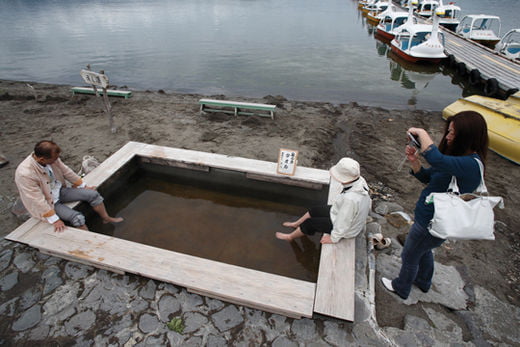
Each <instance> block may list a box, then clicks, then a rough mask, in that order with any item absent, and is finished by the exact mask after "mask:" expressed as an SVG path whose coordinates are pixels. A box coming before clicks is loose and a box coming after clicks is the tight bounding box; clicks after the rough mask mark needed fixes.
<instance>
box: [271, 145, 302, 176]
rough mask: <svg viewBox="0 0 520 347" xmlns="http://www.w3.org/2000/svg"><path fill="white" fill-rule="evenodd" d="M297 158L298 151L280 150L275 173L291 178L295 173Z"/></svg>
mask: <svg viewBox="0 0 520 347" xmlns="http://www.w3.org/2000/svg"><path fill="white" fill-rule="evenodd" d="M297 158H298V151H295V150H292V149H285V148H280V153H279V154H278V165H277V167H276V172H277V173H279V174H281V175H287V176H293V175H294V172H295V171H296V163H297Z"/></svg>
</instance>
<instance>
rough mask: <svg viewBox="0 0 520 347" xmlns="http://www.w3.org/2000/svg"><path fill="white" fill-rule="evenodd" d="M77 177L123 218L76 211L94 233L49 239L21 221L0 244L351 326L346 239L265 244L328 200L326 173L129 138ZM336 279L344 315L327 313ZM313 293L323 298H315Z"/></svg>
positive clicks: (43, 230)
mask: <svg viewBox="0 0 520 347" xmlns="http://www.w3.org/2000/svg"><path fill="white" fill-rule="evenodd" d="M85 181H86V182H87V183H88V184H89V185H96V186H98V189H99V191H100V192H101V193H102V195H103V196H104V197H105V202H106V205H107V208H108V209H109V211H110V213H112V214H117V215H118V216H121V217H123V218H124V219H125V220H124V222H122V223H119V224H103V223H102V222H101V220H100V219H99V218H98V217H97V216H96V215H95V214H92V213H91V209H90V208H87V207H86V206H82V205H81V204H79V205H77V206H76V208H77V209H79V210H81V211H83V212H84V213H85V214H86V217H87V225H88V227H89V230H91V231H83V230H79V229H75V228H71V227H67V228H66V230H65V231H64V232H63V233H55V232H54V231H53V228H52V226H51V225H49V224H47V223H43V222H40V221H37V220H35V219H30V220H29V221H27V222H26V223H24V224H23V225H21V226H20V227H19V228H17V229H16V230H15V231H13V232H12V233H11V234H9V235H8V236H7V237H6V238H7V239H9V240H12V241H18V242H23V243H26V244H28V245H30V246H32V247H36V248H38V249H39V250H40V251H42V252H44V253H47V254H51V255H55V256H59V257H62V258H65V259H69V260H73V261H77V262H81V263H86V264H89V265H93V266H96V267H99V268H104V269H108V270H110V271H114V272H118V273H125V272H127V273H134V274H138V275H142V276H146V277H149V278H153V279H156V280H161V281H165V282H170V283H173V284H176V285H180V286H183V287H186V288H187V289H188V290H189V291H192V292H195V293H199V294H202V295H207V296H211V297H215V298H218V299H222V300H225V301H229V302H233V303H237V304H242V305H246V306H250V307H254V308H259V309H262V310H265V311H269V312H275V313H280V314H284V315H287V316H291V317H296V318H299V317H302V316H304V317H311V316H312V313H313V312H319V313H324V314H329V315H333V316H337V317H339V318H343V319H349V320H352V318H353V285H354V284H353V266H352V271H351V272H352V274H350V273H348V272H349V269H348V268H345V269H344V272H343V273H341V274H336V271H334V268H333V267H334V266H335V264H337V262H338V261H340V262H345V261H344V258H345V256H347V254H346V253H345V252H351V253H352V254H353V253H354V252H353V247H352V244H353V243H352V242H340V243H339V244H337V245H326V246H325V247H321V245H320V243H319V238H320V236H319V235H316V236H315V237H312V238H303V239H301V240H298V241H296V242H284V241H281V240H278V239H276V238H275V237H274V233H275V231H280V230H283V227H282V226H281V223H282V222H284V221H287V220H294V219H296V218H297V217H299V216H300V215H301V214H303V213H304V212H305V210H306V207H307V206H310V205H313V204H322V203H325V202H326V201H327V200H329V201H330V198H331V194H333V193H332V191H333V190H334V189H333V188H334V187H331V186H329V183H330V182H329V181H330V180H329V174H328V172H327V171H326V170H318V169H311V168H303V167H298V168H297V170H296V173H295V175H294V176H283V175H279V174H277V173H276V163H271V162H264V161H258V160H252V159H245V158H238V157H230V156H224V155H218V154H211V153H203V152H196V151H189V150H183V149H175V148H167V147H160V146H153V145H146V144H141V143H135V142H130V143H128V144H127V145H125V146H124V147H123V148H122V149H120V150H119V151H118V152H116V153H115V154H114V155H112V156H111V157H110V158H108V159H107V160H106V161H104V162H103V163H102V164H101V165H100V166H99V167H98V168H96V169H95V170H94V171H93V172H91V173H90V174H89V175H87V176H86V177H85ZM335 189H337V187H335ZM345 241H348V240H345ZM352 256H353V255H348V259H349V260H348V261H347V263H349V262H351V263H352V264H353V261H352V259H351V258H352ZM320 259H321V261H320ZM342 259H343V260H342ZM343 265H344V264H343ZM337 266H340V264H338V265H337ZM349 266H350V265H349ZM340 277H342V278H346V280H349V279H352V283H350V284H349V285H348V286H347V287H352V304H350V303H349V299H348V298H346V299H345V297H344V296H343V298H341V301H342V302H344V301H345V300H346V301H347V305H348V306H349V308H348V310H351V311H352V312H350V313H348V314H346V315H338V314H334V312H329V309H330V308H329V306H337V305H336V304H334V296H339V295H342V294H341V293H339V294H336V293H335V291H336V290H335V288H334V286H335V285H338V286H345V285H344V283H336V282H337V279H338V278H340ZM320 278H321V279H320ZM344 281H345V279H341V280H340V282H344ZM342 290H344V289H342ZM320 292H322V293H323V294H320ZM331 293H332V294H331ZM320 296H323V297H324V298H325V297H327V299H326V300H325V301H324V302H322V303H320V302H319V301H320V299H319V297H320ZM342 305H345V304H342ZM350 306H351V307H350ZM320 307H323V308H320ZM333 310H337V308H333Z"/></svg>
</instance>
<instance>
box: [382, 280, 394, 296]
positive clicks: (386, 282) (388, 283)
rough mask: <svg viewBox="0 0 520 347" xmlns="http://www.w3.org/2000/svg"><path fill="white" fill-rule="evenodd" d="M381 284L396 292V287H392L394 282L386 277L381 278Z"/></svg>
mask: <svg viewBox="0 0 520 347" xmlns="http://www.w3.org/2000/svg"><path fill="white" fill-rule="evenodd" d="M381 282H382V283H383V286H384V287H385V288H386V290H388V291H390V292H395V290H394V287H393V286H392V280H389V279H388V278H386V277H381Z"/></svg>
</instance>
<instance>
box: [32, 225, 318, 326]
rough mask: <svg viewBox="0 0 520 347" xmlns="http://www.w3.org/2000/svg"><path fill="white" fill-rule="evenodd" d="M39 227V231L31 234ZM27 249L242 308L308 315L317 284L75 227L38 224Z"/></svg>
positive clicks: (299, 315)
mask: <svg viewBox="0 0 520 347" xmlns="http://www.w3.org/2000/svg"><path fill="white" fill-rule="evenodd" d="M36 229H38V230H36ZM32 236H33V237H32V239H31V241H30V243H29V245H30V246H32V247H35V248H38V249H41V250H44V251H45V252H51V253H52V254H53V255H56V256H59V257H63V258H66V259H68V260H77V261H79V262H81V263H84V264H89V265H92V266H96V267H102V268H106V269H110V270H112V271H116V272H119V273H121V272H128V273H134V274H137V275H142V276H145V277H149V278H152V279H156V280H160V281H164V282H169V283H173V284H176V285H179V286H183V287H187V288H190V289H191V290H193V291H198V292H201V293H206V294H207V295H210V296H214V297H219V298H227V299H228V300H233V302H236V303H238V304H241V305H245V306H249V307H253V308H258V309H262V310H266V311H269V312H275V313H281V312H283V313H286V314H289V315H290V316H293V317H311V316H312V313H313V305H314V292H315V287H316V285H315V284H314V283H311V282H306V281H301V280H296V279H291V278H287V277H283V276H278V275H273V274H269V273H265V272H261V271H256V270H251V269H246V268H242V267H239V266H234V265H229V264H224V263H220V262H216V261H211V260H207V259H202V258H198V257H194V256H190V255H186V254H182V253H177V252H172V251H168V250H164V249H160V248H155V247H151V246H147V245H143V244H138V243H134V242H131V241H126V240H122V239H118V238H114V237H110V236H106V235H101V234H96V233H92V232H88V231H84V230H80V229H75V228H66V230H65V231H64V232H62V233H55V232H54V229H53V227H52V226H51V225H49V224H47V223H43V222H41V223H40V224H39V225H38V227H37V228H33V232H32Z"/></svg>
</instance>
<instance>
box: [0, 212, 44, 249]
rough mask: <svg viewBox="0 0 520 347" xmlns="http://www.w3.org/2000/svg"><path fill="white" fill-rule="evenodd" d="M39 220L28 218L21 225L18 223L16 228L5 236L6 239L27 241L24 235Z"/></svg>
mask: <svg viewBox="0 0 520 347" xmlns="http://www.w3.org/2000/svg"><path fill="white" fill-rule="evenodd" d="M39 222H40V221H39V220H38V219H36V218H30V219H29V220H27V221H25V223H23V224H22V225H20V226H19V227H18V228H16V229H15V230H13V231H12V232H11V233H10V234H9V235H7V236H6V237H5V239H6V240H9V241H16V242H20V243H27V242H26V239H25V238H26V237H27V234H28V233H29V232H30V231H31V230H32V229H33V228H34V227H35V226H36V225H38V223H39Z"/></svg>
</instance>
